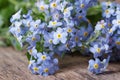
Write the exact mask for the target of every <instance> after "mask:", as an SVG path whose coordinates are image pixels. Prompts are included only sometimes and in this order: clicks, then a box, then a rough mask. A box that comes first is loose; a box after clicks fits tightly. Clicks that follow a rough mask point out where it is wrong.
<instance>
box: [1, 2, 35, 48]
mask: <svg viewBox="0 0 120 80" xmlns="http://www.w3.org/2000/svg"><path fill="white" fill-rule="evenodd" d="M35 1H36V0H0V46H2V47H5V46H14V47H15V48H16V47H18V48H19V44H17V42H15V41H16V40H15V38H14V37H13V36H11V34H10V33H9V26H10V25H11V23H10V18H11V16H12V15H13V14H14V13H16V12H17V11H18V10H19V9H22V10H23V11H27V10H28V9H30V8H31V7H32V5H33V4H34V2H35ZM13 43H15V44H13Z"/></svg>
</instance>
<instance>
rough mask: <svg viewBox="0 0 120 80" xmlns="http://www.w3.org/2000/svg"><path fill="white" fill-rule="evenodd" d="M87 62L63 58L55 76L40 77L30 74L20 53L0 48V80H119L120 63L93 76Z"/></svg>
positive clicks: (78, 57) (86, 58)
mask: <svg viewBox="0 0 120 80" xmlns="http://www.w3.org/2000/svg"><path fill="white" fill-rule="evenodd" d="M88 60H89V57H83V56H82V57H81V56H73V57H72V56H65V57H64V58H63V60H62V59H60V63H59V65H60V70H59V71H58V72H57V73H56V74H54V75H51V76H48V77H42V76H40V75H33V74H31V72H30V71H29V70H28V69H27V65H28V62H27V58H26V56H25V55H24V54H23V53H22V52H17V51H15V50H14V49H12V48H0V80H120V62H117V63H110V65H109V67H108V69H107V71H106V72H105V73H104V74H100V75H94V74H92V73H90V72H88V70H87V65H88V62H87V61H88Z"/></svg>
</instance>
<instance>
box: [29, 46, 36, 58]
mask: <svg viewBox="0 0 120 80" xmlns="http://www.w3.org/2000/svg"><path fill="white" fill-rule="evenodd" d="M28 52H29V54H30V55H31V56H33V57H34V58H37V50H36V48H35V47H28Z"/></svg>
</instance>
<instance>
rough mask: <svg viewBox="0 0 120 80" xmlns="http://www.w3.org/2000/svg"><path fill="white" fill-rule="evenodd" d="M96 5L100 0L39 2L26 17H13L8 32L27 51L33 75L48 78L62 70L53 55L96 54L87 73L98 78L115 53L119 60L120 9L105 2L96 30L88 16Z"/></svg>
mask: <svg viewBox="0 0 120 80" xmlns="http://www.w3.org/2000/svg"><path fill="white" fill-rule="evenodd" d="M95 5H97V0H37V2H36V3H35V5H34V8H33V9H31V10H28V13H27V14H23V13H22V9H20V10H19V11H18V12H17V13H15V14H14V15H13V16H12V17H11V19H10V21H11V23H12V25H11V26H10V28H9V31H10V32H11V33H12V34H13V35H14V37H15V38H16V40H17V41H18V42H19V43H20V45H21V47H23V46H25V47H26V48H27V50H28V53H27V56H28V59H29V66H28V69H29V70H31V72H32V73H33V74H40V75H43V76H48V75H51V74H54V73H55V72H56V71H57V70H59V67H58V59H57V58H54V54H58V55H59V56H63V55H64V54H65V53H68V52H74V51H80V52H81V53H83V54H90V53H93V57H94V59H91V60H90V61H89V66H88V70H89V71H91V72H93V73H95V74H99V73H102V72H103V71H105V69H106V67H107V65H108V63H109V60H110V57H111V56H113V54H114V53H117V57H120V54H119V52H118V50H119V49H120V37H119V34H120V28H119V27H120V5H119V4H117V5H116V3H115V2H103V3H102V4H101V5H102V7H103V8H102V9H103V15H102V16H103V19H102V20H101V21H99V22H98V23H97V24H96V26H95V28H94V27H93V25H92V24H91V22H90V20H89V19H88V18H87V17H86V16H87V11H88V9H89V8H90V7H93V6H95ZM113 58H114V57H113Z"/></svg>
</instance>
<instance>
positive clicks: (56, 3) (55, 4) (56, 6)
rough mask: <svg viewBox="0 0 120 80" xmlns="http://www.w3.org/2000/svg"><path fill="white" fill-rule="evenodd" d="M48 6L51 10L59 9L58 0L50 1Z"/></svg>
mask: <svg viewBox="0 0 120 80" xmlns="http://www.w3.org/2000/svg"><path fill="white" fill-rule="evenodd" d="M50 8H51V11H52V12H53V11H54V10H56V9H58V10H60V0H53V1H51V2H50Z"/></svg>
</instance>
